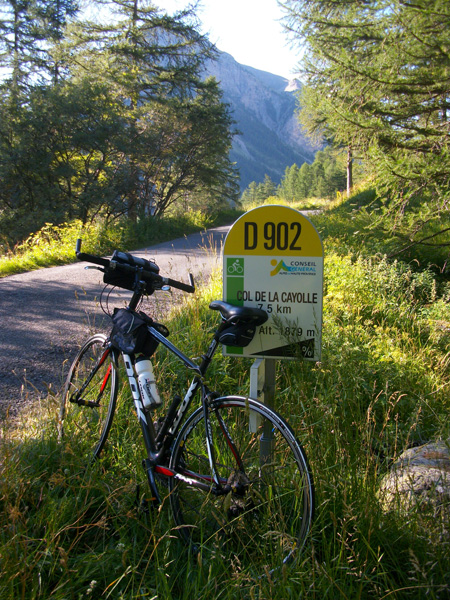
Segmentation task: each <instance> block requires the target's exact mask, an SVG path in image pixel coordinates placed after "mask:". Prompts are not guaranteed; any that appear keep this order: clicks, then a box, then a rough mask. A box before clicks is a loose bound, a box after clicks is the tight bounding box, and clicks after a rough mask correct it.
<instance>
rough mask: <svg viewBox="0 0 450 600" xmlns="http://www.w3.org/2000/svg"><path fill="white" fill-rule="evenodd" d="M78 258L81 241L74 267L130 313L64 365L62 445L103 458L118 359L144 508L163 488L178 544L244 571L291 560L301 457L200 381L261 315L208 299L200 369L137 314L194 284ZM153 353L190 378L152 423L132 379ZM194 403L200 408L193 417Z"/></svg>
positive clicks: (284, 429)
mask: <svg viewBox="0 0 450 600" xmlns="http://www.w3.org/2000/svg"><path fill="white" fill-rule="evenodd" d="M80 250H81V240H78V241H77V247H76V254H77V257H78V259H80V260H82V261H87V262H90V263H93V264H95V265H97V267H87V268H98V269H99V270H101V271H103V273H104V276H103V279H104V282H105V283H106V284H110V285H114V286H118V287H121V288H123V289H127V290H130V291H132V292H133V294H132V297H131V300H130V301H129V304H128V306H127V307H126V308H119V309H117V308H116V309H115V310H114V315H113V316H112V320H113V329H112V332H111V334H110V336H109V337H107V336H105V335H103V334H99V333H98V334H95V335H93V336H91V337H90V338H89V339H88V340H87V341H86V343H85V344H84V345H83V347H82V348H81V350H80V351H79V353H78V355H77V357H76V358H75V360H74V362H73V364H72V366H71V367H70V371H69V373H68V376H67V380H66V383H65V388H64V392H63V398H62V403H61V410H60V419H59V429H60V436H62V435H63V434H64V435H81V436H83V438H84V439H85V440H88V441H89V443H90V444H91V449H92V455H93V456H94V457H96V458H97V457H99V455H100V453H101V451H102V449H103V447H104V445H105V442H106V440H107V437H108V434H109V431H110V428H111V424H112V421H113V418H114V412H115V409H116V402H117V395H118V386H119V364H120V361H123V364H124V366H125V370H126V375H127V379H128V382H129V387H130V390H131V395H132V399H133V402H134V407H135V410H136V413H137V418H138V420H139V423H140V426H141V429H142V434H143V439H144V444H145V450H146V456H145V458H144V459H143V465H144V468H145V472H146V474H147V479H148V484H149V486H150V490H151V495H152V502H153V503H154V504H155V505H159V504H160V503H161V501H162V499H163V498H162V492H161V490H163V491H164V494H166V495H167V494H168V496H169V500H170V506H171V509H172V512H173V517H174V520H175V523H176V526H177V527H176V529H177V531H178V533H179V534H180V535H181V537H182V538H183V539H184V540H185V541H186V542H187V543H188V544H189V545H190V546H191V547H192V548H194V549H195V550H196V551H201V552H206V551H213V552H216V553H217V552H219V553H220V556H224V555H225V553H227V552H228V553H229V554H230V556H233V557H234V560H239V561H240V562H241V564H244V563H245V564H247V565H251V569H252V571H253V572H254V573H255V574H258V573H259V574H264V573H268V572H272V571H273V570H274V569H276V568H279V567H280V566H281V565H283V564H284V563H286V562H288V561H290V560H292V559H293V558H294V557H295V555H296V553H298V551H299V549H300V548H301V547H302V546H303V544H304V541H305V538H306V536H307V534H308V532H309V530H310V526H311V520H312V515H313V505H314V492H313V482H312V476H311V473H310V470H309V467H308V463H307V460H306V457H305V453H304V451H303V449H302V447H301V445H300V444H299V442H298V441H297V439H296V437H295V434H294V433H293V431H292V429H291V427H290V426H289V425H288V424H287V423H286V421H285V420H284V419H283V418H282V417H281V416H280V415H279V414H278V413H277V412H275V411H274V410H272V409H271V408H269V407H267V406H265V405H264V404H262V403H260V402H258V401H256V400H253V399H251V398H248V397H242V396H220V394H218V393H216V392H213V391H211V390H209V389H208V387H207V385H206V383H205V381H204V377H205V374H206V371H207V369H208V365H209V364H210V362H211V359H212V357H213V355H214V353H215V351H216V350H217V348H218V347H219V345H220V344H226V345H235V346H245V345H247V344H248V343H249V342H250V341H251V339H252V338H253V335H254V334H255V330H256V328H257V326H258V325H260V324H262V323H264V322H265V321H266V320H267V314H266V313H265V311H263V310H260V309H256V308H250V307H237V306H233V305H231V304H228V303H226V302H222V301H214V302H212V303H211V304H210V308H211V309H212V310H216V311H218V312H219V313H220V314H221V317H222V319H221V322H220V324H219V325H218V328H217V330H216V331H215V333H214V337H213V339H212V341H211V343H210V345H209V348H208V349H207V350H206V352H205V354H204V355H203V356H202V358H201V361H200V364H197V363H196V362H194V361H193V360H191V359H190V358H189V357H187V356H186V355H185V354H184V353H183V352H182V351H181V350H180V349H179V348H177V347H176V346H175V345H173V344H172V343H171V342H170V341H169V340H168V339H167V336H168V334H169V332H168V331H167V329H166V328H165V327H164V326H163V325H160V324H158V323H156V322H154V321H153V320H152V319H151V317H149V316H148V315H146V314H144V313H143V312H141V311H138V310H137V309H138V307H139V303H140V301H141V300H142V298H143V296H145V295H151V294H153V292H155V291H156V290H165V289H167V288H168V286H169V287H173V288H177V289H179V290H182V291H184V292H188V293H193V292H194V291H195V287H194V281H193V278H192V275H189V281H190V283H189V284H185V283H182V282H179V281H174V280H172V279H169V278H165V277H161V276H160V275H159V267H158V266H157V265H156V264H155V263H154V262H151V261H148V260H145V259H142V258H139V257H136V256H133V255H131V254H128V253H125V252H119V251H117V250H116V251H115V252H114V254H113V255H112V258H111V260H108V259H105V258H101V257H98V256H93V255H89V254H85V253H82V252H80ZM158 344H163V345H164V346H165V347H166V348H167V349H168V350H169V351H170V352H172V353H173V354H174V355H175V356H176V357H178V359H180V360H181V361H182V362H183V363H184V364H185V365H186V367H187V368H188V369H190V370H192V371H193V373H194V375H193V379H192V382H191V384H190V387H189V389H188V390H187V392H186V393H185V395H184V397H183V398H181V397H180V396H175V397H174V398H173V401H172V402H171V404H170V406H169V408H168V411H167V414H166V416H165V418H159V419H158V422H157V423H154V419H153V416H154V414H155V410H154V408H155V406H157V405H158V404H159V402H158V396H157V392H156V389H155V388H154V387H153V388H152V387H151V386H152V385H153V386H154V383H153V382H152V381H151V377H150V381H149V380H148V379H147V380H146V382H147V383H148V384H149V385H150V388H147V390H145V389H143V387H142V386H141V385H140V384H141V382H142V380H141V376H140V375H138V372H139V371H140V370H139V363H140V362H142V359H143V358H144V359H148V358H149V357H150V356H151V355H152V354H153V352H154V351H155V349H156V347H157V346H158ZM145 364H148V363H145ZM144 384H145V382H144ZM144 387H145V385H144ZM196 395H197V396H198V403H199V405H198V407H197V408H196V409H195V410H193V411H192V410H190V407H191V404H192V401H193V399H194V396H196ZM149 398H150V402H149ZM130 406H131V403H130ZM160 480H164V481H165V482H166V486H165V487H161V483H160Z"/></svg>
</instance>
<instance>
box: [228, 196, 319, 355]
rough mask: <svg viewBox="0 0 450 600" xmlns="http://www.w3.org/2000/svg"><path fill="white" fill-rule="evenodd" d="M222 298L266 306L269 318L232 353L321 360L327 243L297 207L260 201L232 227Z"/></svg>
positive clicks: (236, 303) (239, 303)
mask: <svg viewBox="0 0 450 600" xmlns="http://www.w3.org/2000/svg"><path fill="white" fill-rule="evenodd" d="M223 286H224V300H226V301H227V302H230V303H231V304H235V305H241V306H243V305H245V306H255V307H258V308H263V309H264V310H266V311H267V313H268V314H269V320H268V321H267V322H266V323H265V324H264V325H261V326H260V327H259V328H258V330H257V333H256V335H255V338H254V340H253V341H252V342H251V343H250V345H249V346H247V347H246V348H233V347H229V346H228V347H226V348H225V353H226V354H228V355H232V356H248V357H266V358H304V359H306V360H319V359H320V351H321V334H322V296H323V245H322V241H321V239H320V236H319V234H318V232H317V230H316V228H315V227H314V225H313V224H312V223H311V221H309V219H308V218H307V217H305V216H304V215H303V214H302V213H300V212H299V211H297V210H295V209H292V208H289V207H286V206H275V205H269V206H261V207H259V208H255V209H253V210H251V211H249V212H247V213H245V215H243V216H242V217H240V218H239V219H238V220H237V221H236V222H235V223H234V225H233V226H232V227H231V229H230V231H229V233H228V235H227V237H226V239H225V244H224V252H223Z"/></svg>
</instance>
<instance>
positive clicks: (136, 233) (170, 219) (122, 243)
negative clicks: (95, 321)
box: [0, 210, 241, 277]
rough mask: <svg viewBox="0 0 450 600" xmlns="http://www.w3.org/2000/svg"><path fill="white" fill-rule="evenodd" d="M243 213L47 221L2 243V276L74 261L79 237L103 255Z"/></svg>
mask: <svg viewBox="0 0 450 600" xmlns="http://www.w3.org/2000/svg"><path fill="white" fill-rule="evenodd" d="M240 214H241V213H240V212H239V211H234V210H229V211H221V212H220V213H218V214H216V215H214V216H211V215H210V214H209V212H208V213H206V212H201V211H186V212H185V213H183V214H175V215H172V216H165V217H164V218H152V217H140V218H138V220H137V222H135V221H132V220H130V219H126V218H122V219H118V220H116V221H111V222H109V223H105V222H104V221H102V220H98V221H95V222H93V223H90V224H85V225H83V223H82V222H81V221H72V222H70V223H64V224H63V225H59V226H56V225H53V224H51V223H47V224H46V225H45V226H44V227H43V228H42V229H41V230H40V231H38V232H37V233H35V234H32V235H30V236H29V238H28V239H26V240H25V241H24V242H23V243H21V244H18V245H17V246H16V247H15V248H14V249H12V250H11V249H9V248H7V247H6V246H5V247H3V248H2V247H1V245H0V277H5V276H7V275H13V274H15V273H22V272H24V271H31V270H34V269H39V268H42V267H50V266H55V265H60V264H67V263H70V262H73V261H74V260H75V243H76V240H77V238H82V239H83V251H84V252H88V253H91V254H99V255H103V256H104V255H108V254H110V253H112V251H113V250H115V249H116V248H121V249H123V250H125V249H126V250H133V249H136V248H141V247H143V246H149V245H153V244H157V243H160V242H164V241H167V240H173V239H175V238H178V237H183V236H185V235H189V234H190V233H194V232H196V231H201V230H203V229H206V228H208V227H215V226H219V225H224V224H228V223H232V222H233V221H234V220H236V219H237V218H238V216H239V215H240Z"/></svg>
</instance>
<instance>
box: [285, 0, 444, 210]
mask: <svg viewBox="0 0 450 600" xmlns="http://www.w3.org/2000/svg"><path fill="white" fill-rule="evenodd" d="M284 5H285V6H286V8H287V15H288V17H287V25H288V28H289V30H290V32H291V35H292V38H293V39H296V40H297V41H298V43H301V44H302V45H304V46H305V48H306V51H305V60H304V63H303V76H304V78H305V79H306V83H307V86H306V91H305V93H304V95H303V97H302V105H303V107H304V108H303V110H304V119H305V120H309V121H310V129H311V131H316V132H319V133H324V134H325V135H326V136H329V137H331V138H332V139H333V140H334V141H335V142H337V143H338V144H342V145H345V146H349V150H350V152H353V153H354V154H356V155H358V156H363V157H364V159H365V162H366V164H368V165H370V166H371V167H372V169H373V170H374V171H375V172H376V173H377V176H378V183H379V187H380V190H382V191H384V193H389V192H391V198H392V199H391V202H390V209H392V210H395V211H397V210H401V211H402V212H403V211H404V210H405V209H406V208H407V206H408V204H409V203H410V202H411V200H412V199H413V198H414V197H417V196H421V197H422V201H423V200H425V204H426V206H427V208H426V210H427V211H428V217H427V218H430V215H431V213H434V214H435V215H439V212H440V211H441V210H446V206H447V202H448V200H449V199H450V186H449V181H450V152H449V133H450V121H449V118H448V114H449V103H450V61H449V52H448V48H449V43H450V4H449V3H448V2H447V1H446V0H414V2H411V1H410V0H365V1H364V2H362V1H360V0H286V2H284ZM395 198H398V199H399V200H398V202H397V201H395ZM429 211H431V213H430V212H429Z"/></svg>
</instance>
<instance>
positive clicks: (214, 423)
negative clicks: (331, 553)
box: [170, 396, 314, 577]
mask: <svg viewBox="0 0 450 600" xmlns="http://www.w3.org/2000/svg"><path fill="white" fill-rule="evenodd" d="M209 421H210V423H209V425H210V432H211V433H210V435H211V437H212V440H213V446H212V455H213V460H214V462H215V465H216V471H217V472H216V474H214V473H213V472H212V471H211V468H210V460H209V456H208V452H207V448H206V444H205V436H206V433H205V423H204V413H203V409H201V408H200V409H198V410H197V411H195V412H194V413H193V414H192V415H191V417H190V418H189V419H188V420H187V421H186V423H185V425H184V426H183V428H182V430H181V431H180V433H179V435H178V437H177V440H176V442H175V445H174V449H173V454H172V460H171V468H172V469H173V470H174V471H176V472H177V475H176V476H175V477H173V478H172V479H171V488H172V489H171V492H172V493H171V495H170V499H171V505H172V510H173V514H174V518H175V521H176V523H177V525H178V529H179V531H180V532H181V535H182V536H183V537H184V538H185V540H186V541H187V542H188V543H190V544H191V545H193V546H194V548H195V549H196V550H199V551H202V552H203V551H205V550H206V549H209V550H212V551H213V552H215V553H216V554H217V555H218V556H222V557H223V556H225V555H226V554H227V553H228V555H229V556H230V558H231V561H232V564H233V565H234V567H236V568H237V569H239V570H241V569H242V568H244V567H245V568H246V569H250V571H253V572H254V575H255V576H258V577H259V576H261V575H264V574H265V573H270V572H272V571H273V570H274V569H276V568H277V567H280V566H281V565H282V564H284V563H286V562H287V561H289V560H290V559H292V558H293V557H294V555H295V553H296V552H298V550H299V549H300V548H301V547H302V546H303V544H304V541H305V538H306V536H307V534H308V532H309V529H310V527H311V520H312V515H313V504H314V492H313V482H312V476H311V473H310V470H309V467H308V463H307V460H306V457H305V454H304V452H303V449H302V447H301V446H300V444H299V443H298V441H297V440H296V438H295V435H294V433H293V431H292V429H291V428H290V427H289V425H288V424H287V423H286V422H285V421H284V420H283V419H282V418H281V417H280V416H279V415H278V414H277V413H276V412H274V411H272V410H271V409H269V408H268V407H266V406H264V405H262V404H261V403H259V402H256V401H254V400H250V399H246V398H241V397H236V396H232V397H223V398H218V399H217V400H214V401H213V402H212V403H211V405H210V409H209ZM214 475H216V481H214ZM217 475H218V478H217ZM217 479H218V480H217Z"/></svg>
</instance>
